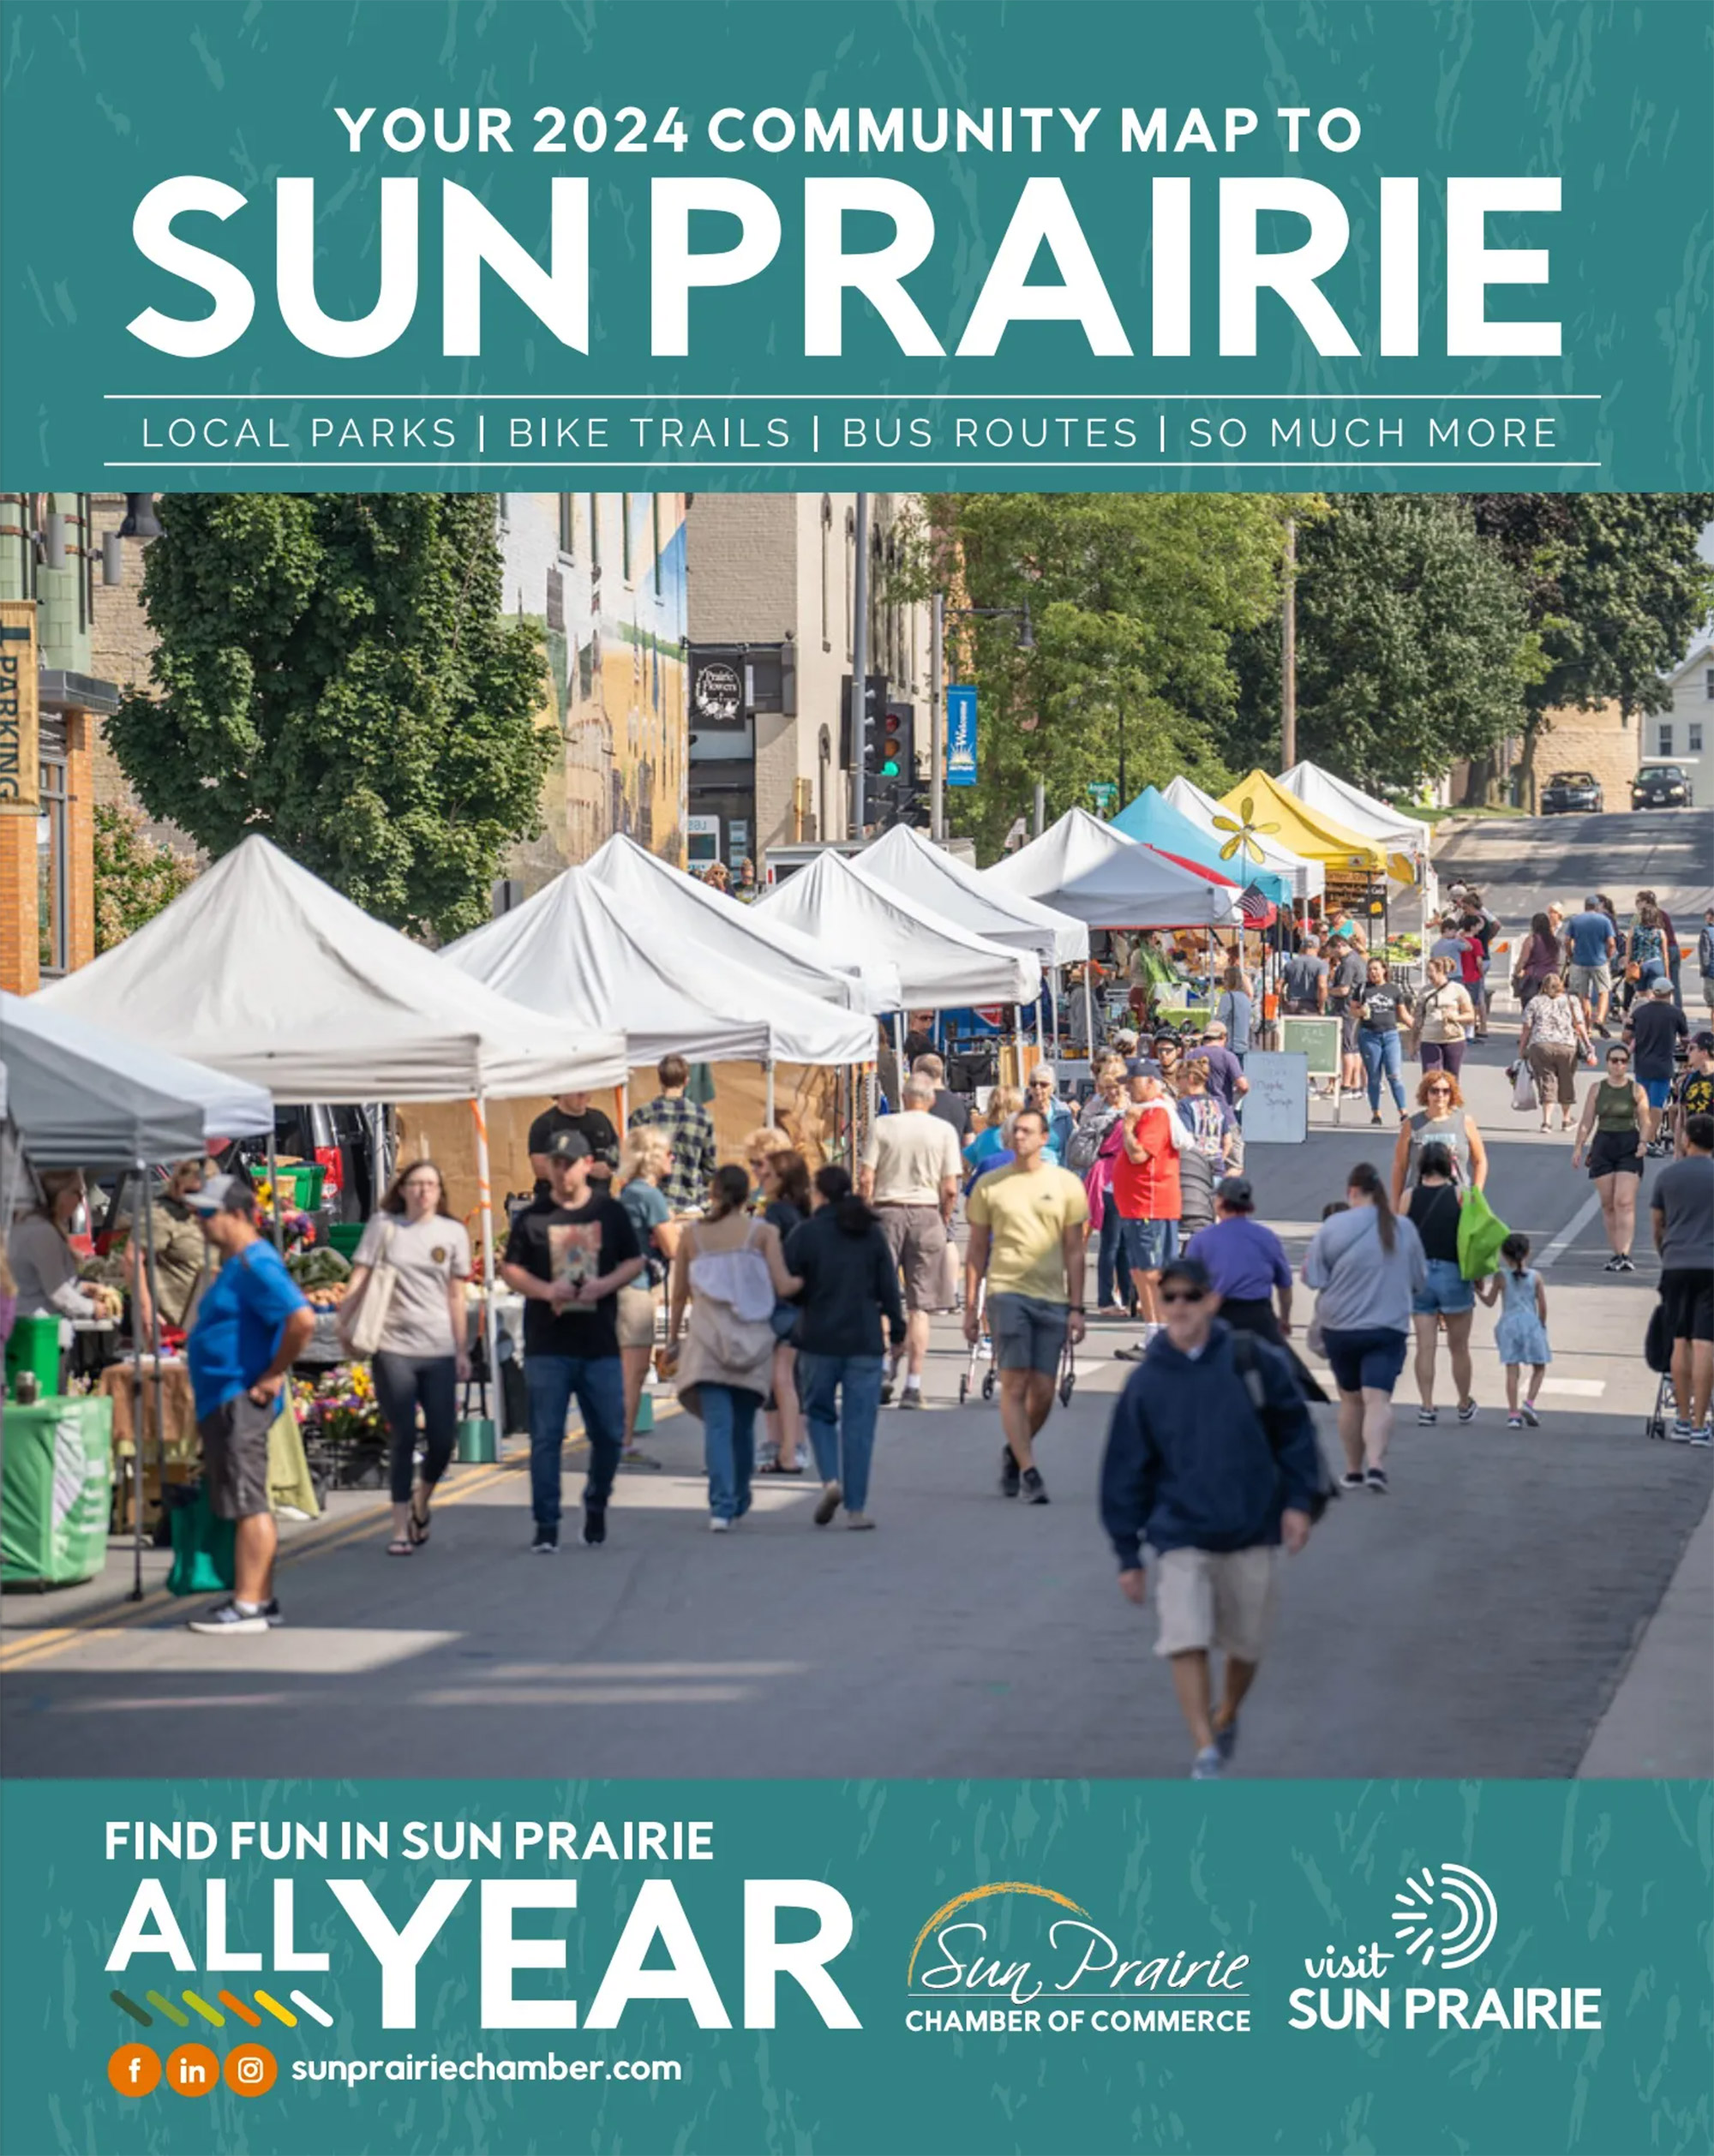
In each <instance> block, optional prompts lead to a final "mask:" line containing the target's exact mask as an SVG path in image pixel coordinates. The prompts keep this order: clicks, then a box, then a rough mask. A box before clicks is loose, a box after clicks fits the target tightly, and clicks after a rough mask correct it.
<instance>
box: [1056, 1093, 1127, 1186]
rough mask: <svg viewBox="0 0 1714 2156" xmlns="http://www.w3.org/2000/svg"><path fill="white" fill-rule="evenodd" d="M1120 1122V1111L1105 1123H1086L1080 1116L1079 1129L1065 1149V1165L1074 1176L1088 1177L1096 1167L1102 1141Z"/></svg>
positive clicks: (1078, 1120)
mask: <svg viewBox="0 0 1714 2156" xmlns="http://www.w3.org/2000/svg"><path fill="white" fill-rule="evenodd" d="M1117 1121H1118V1109H1117V1108H1115V1109H1114V1111H1113V1112H1112V1115H1111V1116H1109V1117H1107V1118H1106V1120H1105V1121H1104V1122H1097V1121H1094V1120H1093V1119H1092V1120H1091V1121H1089V1122H1088V1123H1085V1122H1084V1120H1083V1118H1082V1117H1081V1116H1080V1117H1078V1119H1077V1128H1076V1129H1075V1130H1074V1131H1073V1132H1072V1133H1071V1142H1070V1145H1069V1146H1067V1147H1066V1148H1065V1165H1066V1166H1067V1167H1068V1168H1069V1169H1070V1171H1071V1172H1072V1174H1073V1175H1078V1176H1086V1175H1088V1172H1089V1171H1090V1169H1091V1168H1093V1167H1094V1165H1095V1156H1096V1154H1097V1153H1100V1150H1101V1141H1102V1139H1103V1138H1105V1137H1106V1135H1107V1133H1108V1131H1110V1130H1111V1129H1112V1127H1113V1124H1114V1123H1116V1122H1117Z"/></svg>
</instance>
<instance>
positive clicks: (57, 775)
mask: <svg viewBox="0 0 1714 2156" xmlns="http://www.w3.org/2000/svg"><path fill="white" fill-rule="evenodd" d="M65 741H66V734H65V722H64V720H63V718H61V717H59V716H58V715H57V714H50V713H48V712H46V711H44V712H43V714H42V716H41V765H40V780H41V806H40V808H39V811H38V812H37V817H36V877H37V895H36V921H37V933H38V936H39V951H38V955H39V959H40V962H41V970H42V976H43V978H44V979H48V978H50V977H54V976H57V975H59V974H61V973H65V972H67V971H68V970H69V967H70V963H71V854H70V848H69V831H68V828H67V825H68V818H67V806H68V801H69V794H68V790H67V786H66V751H65Z"/></svg>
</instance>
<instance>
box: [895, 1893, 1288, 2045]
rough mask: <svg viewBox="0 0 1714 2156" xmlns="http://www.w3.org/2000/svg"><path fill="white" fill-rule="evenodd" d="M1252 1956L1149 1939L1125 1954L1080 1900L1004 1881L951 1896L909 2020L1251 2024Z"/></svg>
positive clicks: (990, 2030) (926, 1940)
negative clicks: (1248, 1978)
mask: <svg viewBox="0 0 1714 2156" xmlns="http://www.w3.org/2000/svg"><path fill="white" fill-rule="evenodd" d="M1249 1967H1250V1956H1249V1955H1247V1954H1239V1955H1229V1954H1228V1953H1227V1951H1226V1949H1225V1948H1224V1947H1221V1948H1220V1949H1217V1950H1216V1951H1214V1953H1212V1954H1209V1953H1206V1952H1203V1953H1197V1952H1196V1950H1195V1949H1184V1948H1178V1949H1175V1950H1173V1951H1171V1952H1165V1951H1162V1950H1160V1949H1156V1948H1149V1949H1145V1950H1142V1951H1140V1952H1134V1953H1131V1954H1124V1953H1123V1952H1121V1950H1120V1948H1119V1945H1118V1942H1117V1941H1116V1940H1115V1939H1114V1937H1112V1933H1111V1932H1109V1931H1106V1929H1104V1927H1103V1926H1102V1925H1100V1924H1098V1923H1097V1922H1096V1921H1095V1919H1094V1918H1093V1917H1092V1916H1091V1915H1090V1913H1089V1912H1088V1909H1086V1908H1085V1907H1083V1906H1082V1903H1081V1902H1078V1901H1073V1900H1072V1899H1071V1897H1070V1895H1065V1894H1060V1893H1058V1892H1056V1891H1055V1889H1053V1888H1052V1887H1045V1886H1038V1885H1035V1884H1033V1883H1031V1882H1029V1881H1028V1880H1023V1879H1000V1880H997V1881H995V1882H993V1883H992V1884H990V1885H987V1886H978V1887H971V1888H969V1889H968V1890H967V1891H966V1892H964V1893H962V1894H956V1895H954V1896H953V1897H952V1899H951V1900H950V1901H946V1902H944V1903H943V1904H942V1905H941V1907H939V1908H938V1909H937V1910H936V1911H935V1912H934V1914H933V1915H932V1917H930V1918H929V1919H928V1921H927V1923H926V1924H925V1925H923V1927H922V1929H921V1930H920V1931H919V1932H918V1933H917V1935H916V1938H915V1940H914V1943H913V1944H912V1947H911V1951H910V1960H909V1962H908V1965H907V1967H906V1971H905V1988H906V1990H907V1991H908V1993H909V1995H910V1998H911V2004H910V2006H909V2007H908V2009H907V2010H906V2013H905V2027H906V2028H907V2029H908V2030H910V2031H911V2032H913V2033H915V2034H919V2035H955V2036H963V2035H973V2034H986V2035H1031V2034H1036V2033H1040V2032H1041V2031H1042V2030H1044V2029H1046V2030H1050V2031H1052V2032H1054V2033H1061V2032H1064V2031H1068V2030H1080V2029H1084V2028H1088V2029H1089V2030H1091V2031H1092V2032H1094V2033H1097V2034H1101V2035H1107V2034H1150V2033H1156V2032H1159V2033H1171V2034H1175V2035H1198V2034H1200V2035H1212V2034H1215V2033H1220V2034H1241V2033H1248V2031H1249V2028H1250V1994H1249V1992H1248V1991H1246V1989H1245V1972H1246V1971H1247V1970H1248V1968H1249Z"/></svg>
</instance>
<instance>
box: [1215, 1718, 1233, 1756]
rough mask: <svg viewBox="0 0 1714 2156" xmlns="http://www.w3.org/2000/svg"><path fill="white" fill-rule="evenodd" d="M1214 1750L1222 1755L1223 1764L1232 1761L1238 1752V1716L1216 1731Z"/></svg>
mask: <svg viewBox="0 0 1714 2156" xmlns="http://www.w3.org/2000/svg"><path fill="white" fill-rule="evenodd" d="M1214 1750H1215V1751H1216V1752H1219V1753H1220V1759H1221V1762H1222V1764H1224V1763H1225V1762H1226V1760H1228V1759H1230V1758H1232V1754H1233V1752H1236V1751H1237V1750H1238V1716H1236V1715H1234V1716H1232V1720H1231V1721H1230V1722H1227V1723H1226V1727H1225V1728H1221V1729H1216V1730H1215V1732H1214Z"/></svg>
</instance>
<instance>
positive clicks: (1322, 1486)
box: [1232, 1330, 1339, 1522]
mask: <svg viewBox="0 0 1714 2156" xmlns="http://www.w3.org/2000/svg"><path fill="white" fill-rule="evenodd" d="M1232 1364H1233V1367H1234V1368H1236V1370H1237V1371H1238V1376H1239V1377H1240V1379H1242V1380H1243V1382H1244V1391H1245V1392H1248V1393H1249V1395H1250V1405H1251V1407H1252V1408H1254V1409H1255V1410H1256V1421H1257V1422H1260V1423H1261V1425H1262V1434H1264V1436H1266V1438H1267V1440H1268V1444H1269V1446H1273V1447H1274V1448H1275V1449H1276V1450H1277V1446H1278V1440H1279V1435H1280V1431H1279V1422H1278V1417H1277V1416H1275V1414H1274V1404H1273V1402H1272V1401H1271V1400H1270V1399H1269V1398H1268V1384H1267V1380H1265V1379H1264V1378H1263V1376H1262V1363H1261V1358H1260V1357H1259V1356H1257V1354H1256V1337H1255V1335H1254V1334H1253V1333H1241V1332H1238V1331H1237V1330H1234V1331H1233V1333H1232ZM1312 1430H1313V1422H1312ZM1313 1434H1314V1436H1315V1463H1316V1465H1317V1466H1318V1467H1319V1468H1320V1469H1321V1473H1320V1475H1319V1476H1317V1478H1316V1487H1315V1495H1314V1496H1313V1497H1312V1498H1311V1499H1310V1500H1309V1518H1310V1520H1311V1521H1312V1522H1314V1521H1315V1520H1318V1519H1320V1518H1321V1514H1322V1513H1323V1512H1326V1510H1327V1506H1329V1505H1331V1504H1332V1503H1333V1502H1334V1500H1336V1499H1337V1498H1338V1496H1339V1483H1338V1482H1336V1481H1335V1479H1334V1478H1333V1475H1332V1473H1331V1472H1330V1471H1329V1470H1328V1467H1327V1454H1326V1453H1325V1452H1322V1450H1321V1434H1320V1432H1319V1431H1314V1432H1313Z"/></svg>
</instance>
